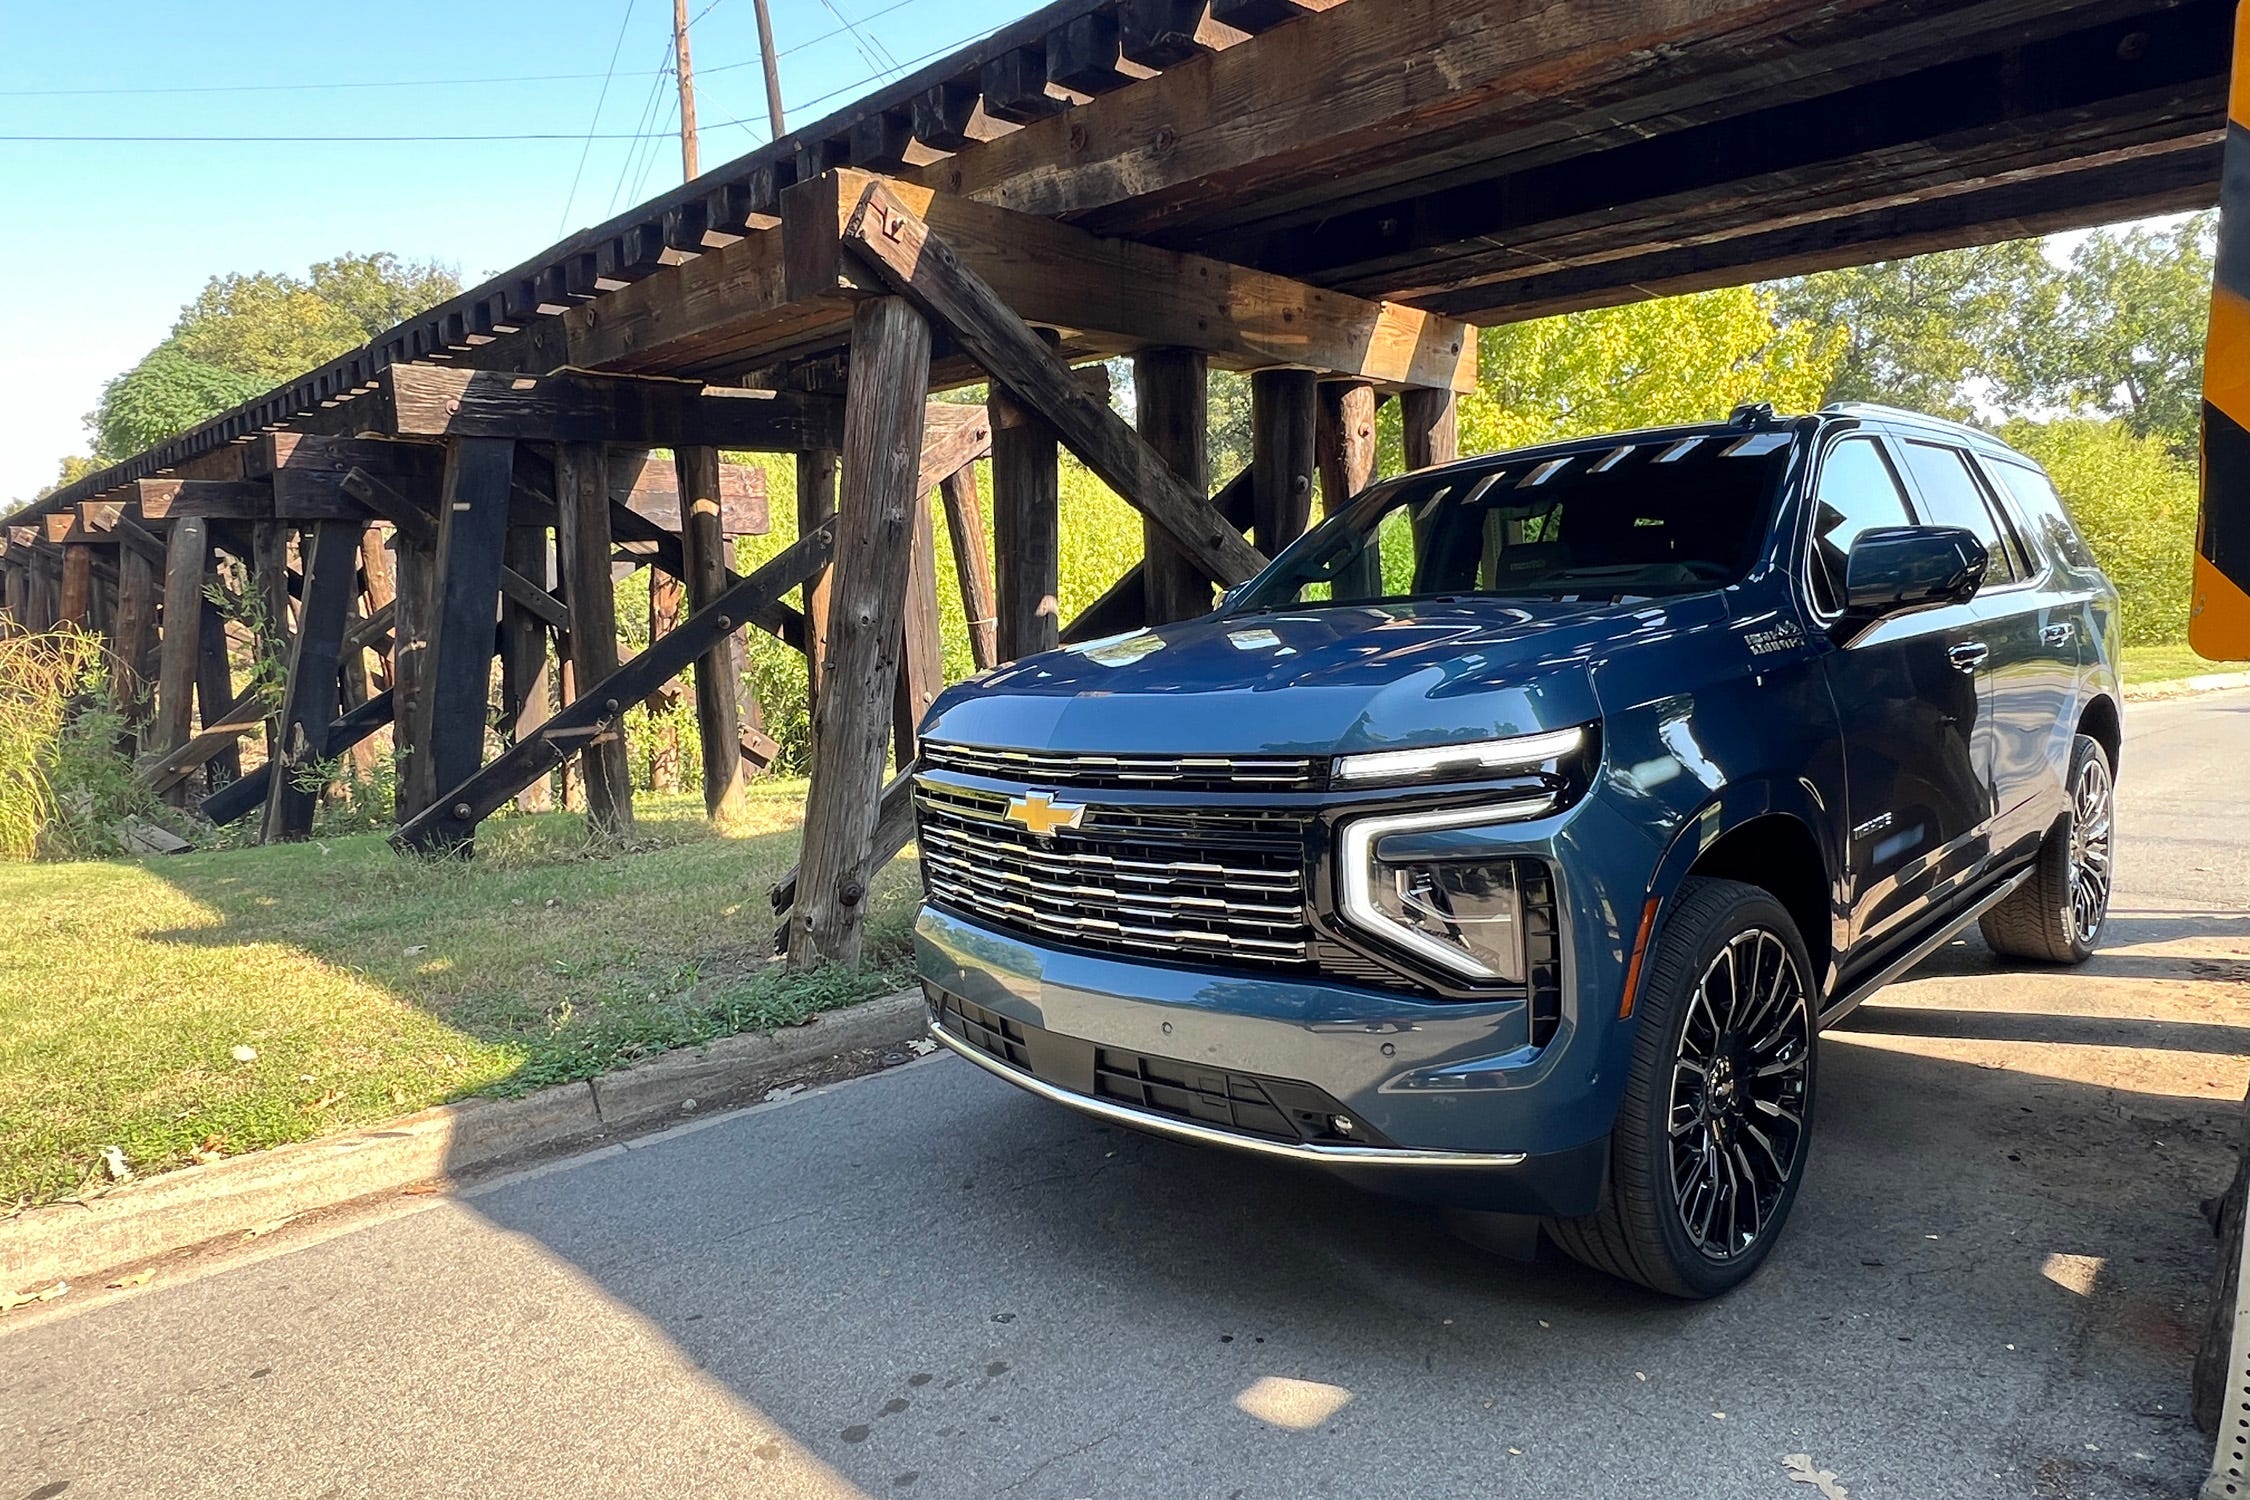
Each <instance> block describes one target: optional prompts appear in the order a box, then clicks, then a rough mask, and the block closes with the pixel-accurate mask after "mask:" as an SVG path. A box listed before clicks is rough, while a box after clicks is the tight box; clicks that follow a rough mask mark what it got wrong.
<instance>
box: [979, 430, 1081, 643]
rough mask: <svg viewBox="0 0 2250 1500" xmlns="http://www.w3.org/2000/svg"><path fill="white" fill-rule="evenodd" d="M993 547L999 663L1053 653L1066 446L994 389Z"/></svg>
mask: <svg viewBox="0 0 2250 1500" xmlns="http://www.w3.org/2000/svg"><path fill="white" fill-rule="evenodd" d="M985 411H986V415H987V416H988V417H989V418H990V420H991V424H992V541H993V549H994V551H996V552H997V553H998V554H999V567H998V575H997V576H996V577H995V579H994V581H993V582H994V589H995V592H996V595H997V602H998V605H999V614H1000V620H999V628H998V630H997V632H996V634H997V638H998V642H997V649H998V651H999V655H1000V659H1001V660H1002V661H1014V660H1016V659H1017V658H1018V657H1023V656H1032V655H1035V654H1037V653H1038V652H1041V651H1052V650H1054V649H1055V644H1056V639H1057V636H1058V633H1059V632H1060V630H1061V628H1062V622H1061V620H1060V619H1059V617H1058V615H1059V605H1058V604H1057V602H1056V595H1057V594H1058V593H1059V592H1060V590H1061V577H1062V539H1061V529H1062V522H1061V514H1060V512H1061V501H1062V474H1061V469H1060V467H1059V463H1060V459H1061V451H1060V449H1061V445H1060V443H1059V442H1058V441H1057V440H1056V437H1055V430H1054V429H1053V428H1052V427H1049V426H1048V425H1047V424H1046V423H1045V422H1043V421H1041V420H1040V419H1039V418H1038V417H1036V416H1034V415H1033V414H1032V413H1031V412H1030V411H1029V410H1027V409H1026V408H1025V407H1023V406H1021V405H1019V404H1017V402H1015V401H1014V400H1013V399H1011V398H1010V397H1009V395H1008V394H1007V392H1005V391H1003V390H1000V389H999V388H998V387H994V388H993V392H992V396H991V399H990V400H989V401H987V402H986V403H985Z"/></svg>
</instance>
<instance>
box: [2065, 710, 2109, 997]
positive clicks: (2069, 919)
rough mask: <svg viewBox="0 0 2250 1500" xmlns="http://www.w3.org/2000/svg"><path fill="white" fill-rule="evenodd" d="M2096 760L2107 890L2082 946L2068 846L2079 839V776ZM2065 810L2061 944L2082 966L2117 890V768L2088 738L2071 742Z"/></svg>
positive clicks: (2098, 938)
mask: <svg viewBox="0 0 2250 1500" xmlns="http://www.w3.org/2000/svg"><path fill="white" fill-rule="evenodd" d="M2097 758H2098V759H2099V760H2100V761H2101V763H2102V769H2103V770H2104V771H2107V772H2108V773H2109V890H2108V891H2107V892H2105V893H2104V895H2103V897H2102V919H2101V921H2099V922H2097V923H2095V924H2094V935H2093V937H2092V938H2090V939H2088V940H2087V941H2085V942H2080V941H2079V939H2078V923H2077V920H2076V918H2075V916H2074V915H2073V913H2072V911H2071V907H2070V887H2071V882H2072V880H2073V879H2075V878H2076V874H2077V872H2076V871H2075V870H2074V869H2073V868H2072V865H2071V857H2070V856H2071V845H2072V844H2073V843H2074V842H2075V841H2076V839H2077V835H2078V773H2079V772H2080V771H2082V770H2084V769H2085V766H2086V762H2087V761H2088V760H2089V759H2097ZM2063 797H2064V801H2065V804H2066V807H2067V810H2066V811H2065V812H2064V814H2063V822H2062V830H2061V832H2062V839H2061V851H2060V853H2061V860H2062V879H2061V882H2060V883H2061V886H2062V909H2061V911H2060V913H2059V919H2060V920H2061V922H2062V931H2063V941H2064V942H2065V943H2067V944H2068V945H2069V947H2070V961H2071V962H2072V963H2084V962H2085V961H2086V960H2087V959H2089V958H2092V957H2093V956H2094V951H2095V950H2096V949H2098V948H2099V947H2101V944H2102V935H2103V934H2104V933H2105V932H2107V931H2108V930H2109V900H2110V896H2111V895H2114V894H2115V893H2116V890H2117V767H2116V766H2115V765H2113V764H2111V763H2110V759H2109V752H2108V751H2107V750H2104V749H2103V748H2102V742H2101V741H2100V740H2097V739H2095V738H2094V737H2093V736H2092V735H2090V734H2080V735H2078V736H2077V737H2076V738H2074V739H2073V740H2072V741H2071V745H2070V771H2069V778H2068V780H2067V781H2065V783H2064V785H2063Z"/></svg>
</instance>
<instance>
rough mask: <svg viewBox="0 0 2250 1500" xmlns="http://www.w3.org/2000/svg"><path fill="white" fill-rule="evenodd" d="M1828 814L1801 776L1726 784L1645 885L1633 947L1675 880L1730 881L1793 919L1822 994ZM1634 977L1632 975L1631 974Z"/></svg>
mask: <svg viewBox="0 0 2250 1500" xmlns="http://www.w3.org/2000/svg"><path fill="white" fill-rule="evenodd" d="M1829 822H1830V820H1829V819H1828V817H1827V816H1826V813H1825V811H1824V809H1823V808H1822V807H1821V805H1820V804H1819V802H1818V801H1817V800H1816V798H1815V796H1814V794H1813V793H1812V792H1811V791H1810V789H1808V788H1807V787H1805V785H1804V784H1803V783H1802V782H1793V783H1774V782H1747V783H1737V784H1733V785H1730V786H1728V787H1726V788H1724V789H1723V790H1722V791H1720V792H1719V793H1718V794H1717V795H1715V796H1713V797H1712V798H1711V799H1710V800H1709V801H1708V802H1706V803H1705V804H1704V806H1703V807H1702V809H1701V810H1700V811H1698V812H1697V813H1696V815H1695V816H1694V817H1691V818H1689V819H1688V820H1687V821H1686V822H1685V823H1684V824H1683V825H1682V826H1681V828H1680V830H1679V832H1678V833H1677V834H1675V835H1674V836H1673V839H1672V842H1671V844H1670V846H1669V847H1668V848H1667V849H1666V850H1665V852H1664V857H1663V858H1662V859H1661V860H1660V861H1659V862H1658V864H1657V868H1656V874H1655V878H1654V879H1653V880H1652V881H1651V882H1650V885H1649V900H1650V902H1651V903H1653V905H1652V907H1650V908H1647V909H1645V916H1644V924H1643V925H1644V929H1645V930H1644V932H1643V933H1642V934H1640V936H1639V939H1638V941H1637V944H1636V946H1640V945H1644V944H1646V943H1648V942H1652V941H1653V940H1654V933H1655V930H1656V928H1658V927H1660V926H1661V925H1662V922H1663V919H1664V914H1665V912H1666V911H1667V910H1668V909H1669V908H1670V907H1671V905H1672V903H1673V900H1674V898H1675V897H1676V896H1677V895H1678V893H1679V888H1680V883H1681V882H1682V881H1685V880H1688V879H1690V878H1693V877H1707V878H1712V879H1721V880H1736V881H1740V882H1742V883H1743V884H1745V885H1753V886H1756V887H1758V888H1759V889H1760V890H1763V891H1765V892H1766V893H1767V894H1769V895H1771V896H1772V897H1773V898H1774V899H1775V900H1776V901H1778V902H1780V903H1781V905H1782V908H1783V909H1784V910H1786V911H1787V912H1788V913H1789V915H1790V917H1791V918H1792V919H1794V920H1795V922H1796V924H1797V930H1798V935H1799V936H1800V937H1802V938H1803V939H1804V942H1805V950H1806V953H1807V955H1808V956H1809V957H1810V958H1811V959H1812V964H1813V976H1814V981H1815V985H1816V987H1817V988H1818V989H1819V991H1820V992H1821V993H1823V994H1825V993H1826V992H1827V991H1828V989H1829V987H1830V981H1831V979H1832V978H1833V975H1834V972H1835V963H1836V959H1837V957H1838V953H1837V945H1838V941H1839V934H1838V932H1837V921H1838V913H1839V909H1840V908H1839V906H1838V896H1837V889H1836V871H1837V870H1838V869H1839V868H1840V861H1839V859H1838V858H1837V855H1836V852H1835V850H1834V849H1833V848H1832V847H1831V845H1830V840H1829V839H1828V838H1827V837H1824V835H1823V832H1822V830H1824V829H1826V828H1827V827H1828V826H1829ZM1633 979H1634V980H1635V981H1636V982H1637V980H1638V975H1637V973H1636V974H1634V975H1633Z"/></svg>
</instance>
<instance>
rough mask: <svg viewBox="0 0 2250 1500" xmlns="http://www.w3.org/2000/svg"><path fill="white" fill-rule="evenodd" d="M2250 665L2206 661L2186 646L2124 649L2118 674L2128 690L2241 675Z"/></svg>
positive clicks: (2236, 662)
mask: <svg viewBox="0 0 2250 1500" xmlns="http://www.w3.org/2000/svg"><path fill="white" fill-rule="evenodd" d="M2245 666H2250V663H2244V662H2239V661H2234V662H2227V661H2205V660H2204V659H2203V658H2202V657H2200V656H2197V655H2196V654H2195V652H2193V651H2192V650H2190V649H2189V648H2188V647H2186V646H2127V647H2126V648H2125V659H2124V662H2123V663H2122V664H2121V667H2120V671H2121V673H2122V675H2123V676H2124V678H2125V685H2126V686H2127V687H2145V686H2147V685H2149V684H2151V683H2157V682H2177V681H2179V680H2180V679H2181V678H2183V677H2201V676H2203V675H2205V674H2206V673H2211V672H2240V671H2242V670H2243V669H2244V668H2245Z"/></svg>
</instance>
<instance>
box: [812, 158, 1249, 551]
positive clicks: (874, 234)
mask: <svg viewBox="0 0 2250 1500" xmlns="http://www.w3.org/2000/svg"><path fill="white" fill-rule="evenodd" d="M842 238H843V240H844V242H845V243H846V244H847V245H849V246H850V247H851V249H852V250H853V251H854V252H855V253H856V254H858V255H859V256H860V258H861V260H862V261H863V262H864V264H865V265H866V266H867V267H868V269H869V270H870V271H871V272H872V274H873V275H874V277H875V278H876V279H877V280H878V281H880V282H881V283H883V284H884V285H886V286H887V287H888V288H889V289H890V290H892V291H894V292H896V293H897V294H898V295H900V296H902V297H905V298H906V299H907V300H908V301H909V302H912V303H913V304H914V305H915V306H916V307H918V308H919V309H921V311H922V312H923V314H924V315H925V316H927V317H930V318H933V319H935V320H936V321H937V322H939V323H940V324H942V325H944V326H945V327H947V328H949V329H951V330H952V331H953V334H954V336H955V337H956V338H957V339H959V340H960V343H961V346H962V347H963V348H964V349H966V350H967V351H968V352H969V354H970V355H971V356H972V357H974V358H975V359H976V361H977V362H978V363H979V364H981V365H983V366H984V367H985V369H987V370H988V371H990V372H991V373H992V376H993V378H994V379H996V380H998V381H999V382H1000V383H1001V384H1003V385H1005V386H1006V387H1007V388H1008V390H1009V391H1010V393H1012V394H1013V395H1014V396H1015V397H1016V398H1017V399H1018V400H1020V401H1021V402H1023V404H1024V405H1026V406H1029V407H1031V408H1032V409H1033V410H1034V411H1036V412H1038V414H1039V415H1040V416H1041V417H1042V418H1044V419H1045V420H1046V422H1047V424H1048V425H1049V426H1051V427H1053V428H1054V429H1055V431H1056V433H1057V435H1059V436H1060V437H1061V438H1062V440H1063V441H1064V442H1065V443H1067V444H1068V445H1069V446H1070V448H1071V449H1072V451H1074V452H1075V453H1077V454H1078V456H1079V457H1080V458H1081V459H1083V460H1084V461H1085V463H1086V466H1087V467H1088V468H1090V469H1092V470H1093V471H1094V473H1095V474H1096V475H1098V476H1099V477H1100V478H1101V479H1102V480H1103V482H1104V483H1106V484H1108V485H1109V487H1110V488H1111V489H1113V490H1115V491H1117V493H1118V494H1120V495H1122V496H1123V497H1124V498H1125V499H1126V500H1127V501H1128V502H1130V503H1131V504H1133V505H1134V506H1135V507H1137V508H1138V509H1139V510H1141V511H1142V512H1143V513H1144V514H1146V515H1148V516H1150V517H1152V518H1153V519H1154V520H1155V521H1156V522H1157V523H1158V524H1159V525H1161V526H1162V527H1163V528H1164V529H1165V530H1166V531H1168V532H1170V533H1171V534H1172V537H1173V539H1174V540H1175V541H1177V542H1178V543H1179V544H1180V546H1181V548H1182V549H1183V550H1184V551H1185V552H1186V553H1187V554H1188V556H1189V557H1191V558H1193V559H1194V561H1195V563H1196V565H1197V566H1198V567H1200V568H1202V569H1203V571H1204V573H1205V575H1206V576H1208V577H1211V578H1214V579H1216V580H1217V581H1218V582H1219V583H1221V584H1223V585H1232V584H1237V583H1240V582H1242V581H1243V580H1244V579H1246V578H1249V577H1250V576H1251V575H1253V574H1255V573H1256V572H1258V570H1259V569H1261V568H1263V567H1264V566H1265V563H1266V560H1265V558H1264V557H1263V556H1261V555H1260V554H1259V553H1258V551H1257V549H1256V548H1254V547H1252V546H1251V545H1250V544H1249V543H1248V542H1247V541H1244V540H1243V537H1242V533H1241V532H1239V531H1236V530H1235V529H1234V528H1233V527H1231V526H1229V525H1228V524H1227V523H1226V520H1225V518H1224V517H1222V516H1221V515H1219V513H1218V512H1217V511H1215V510H1213V509H1212V508H1211V503H1210V501H1209V500H1208V499H1206V498H1205V497H1204V495H1203V494H1202V493H1201V492H1200V491H1199V490H1197V489H1195V488H1194V487H1192V486H1190V485H1188V484H1186V483H1185V482H1183V481H1182V480H1181V478H1180V476H1179V475H1178V474H1176V473H1174V472H1173V471H1172V469H1171V467H1170V466H1169V465H1167V464H1166V463H1165V462H1164V461H1163V459H1162V458H1160V457H1158V456H1157V454H1156V453H1155V451H1154V450H1153V449H1151V448H1150V447H1149V445H1148V444H1147V443H1146V442H1144V441H1143V440H1142V439H1141V437H1140V435H1139V434H1138V433H1136V432H1134V431H1133V429H1132V428H1131V427H1129V426H1127V425H1126V424H1125V422H1124V421H1123V420H1122V419H1120V418H1119V417H1118V415H1117V414H1116V413H1115V412H1113V411H1111V410H1110V409H1109V407H1108V406H1106V405H1104V404H1102V403H1100V402H1097V401H1095V400H1094V399H1093V398H1092V397H1091V396H1089V395H1088V394H1087V393H1086V391H1085V389H1084V388H1083V387H1082V386H1080V385H1079V383H1078V382H1077V380H1076V379H1075V378H1074V377H1073V376H1072V374H1071V371H1070V367H1069V366H1068V365H1066V364H1064V363H1063V362H1062V361H1061V360H1060V359H1058V358H1056V357H1055V355H1054V354H1053V353H1052V352H1051V351H1049V349H1048V348H1047V346H1046V345H1045V344H1044V343H1042V342H1041V341H1040V339H1039V336H1038V335H1037V334H1035V333H1033V332H1032V331H1031V329H1030V328H1029V327H1028V326H1026V325H1025V323H1024V322H1023V320H1022V319H1021V318H1019V317H1017V316H1016V314H1015V313H1014V312H1012V311H1011V310H1010V309H1009V308H1008V307H1007V305H1006V304H1005V303H1003V302H1002V301H1001V300H1000V299H999V297H998V296H996V295H995V294H994V292H993V290H992V288H991V287H989V286H987V285H986V284H985V283H984V282H983V281H982V280H981V279H980V278H979V277H978V276H977V275H976V274H975V273H974V272H972V271H970V270H969V269H968V268H967V267H965V266H963V265H962V264H961V262H960V258H959V257H958V256H957V255H955V254H954V253H953V251H952V250H951V248H950V247H949V246H947V245H946V243H945V242H944V241H943V240H942V239H939V238H938V237H936V236H935V235H933V234H932V233H931V232H930V227H929V226H928V225H927V224H925V223H923V222H922V220H921V219H919V218H917V217H916V216H915V215H914V214H912V213H911V212H909V211H908V210H907V208H906V206H905V205H904V204H903V203H902V202H900V200H899V199H898V197H897V196H896V195H895V194H893V193H892V192H891V190H890V189H889V188H888V187H887V186H885V185H884V184H883V183H881V182H879V181H877V182H873V183H871V184H870V185H869V186H868V188H867V190H866V193H865V196H864V197H863V198H862V200H861V201H860V203H859V204H858V206H857V207H856V208H855V209H854V210H853V212H852V214H851V217H850V218H849V219H848V220H846V221H845V224H844V226H843V229H842Z"/></svg>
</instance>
